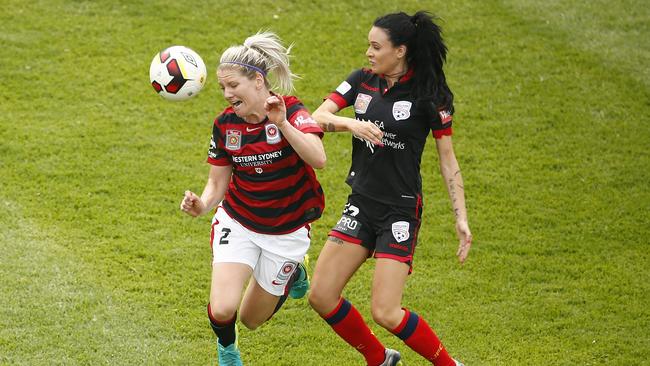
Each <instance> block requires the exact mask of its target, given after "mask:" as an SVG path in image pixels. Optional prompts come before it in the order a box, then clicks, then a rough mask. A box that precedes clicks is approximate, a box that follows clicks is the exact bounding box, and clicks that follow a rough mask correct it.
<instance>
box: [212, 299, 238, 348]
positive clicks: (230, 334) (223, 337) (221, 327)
mask: <svg viewBox="0 0 650 366" xmlns="http://www.w3.org/2000/svg"><path fill="white" fill-rule="evenodd" d="M208 318H209V319H210V326H211V327H212V331H214V334H216V335H217V340H218V341H219V344H221V345H222V346H224V347H228V346H230V345H231V344H233V343H235V340H236V338H237V333H236V332H235V323H236V322H237V313H236V312H235V315H234V316H233V317H232V319H231V320H230V321H228V322H226V323H217V321H216V320H215V319H214V318H213V317H212V310H211V309H210V304H209V303H208Z"/></svg>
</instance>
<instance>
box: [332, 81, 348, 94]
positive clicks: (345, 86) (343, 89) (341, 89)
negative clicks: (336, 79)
mask: <svg viewBox="0 0 650 366" xmlns="http://www.w3.org/2000/svg"><path fill="white" fill-rule="evenodd" d="M350 89H352V85H350V84H349V83H348V82H347V81H344V82H342V83H341V85H339V86H338V87H337V88H336V91H337V92H339V93H340V94H341V95H345V93H347V92H349V91H350Z"/></svg>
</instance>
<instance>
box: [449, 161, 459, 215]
mask: <svg viewBox="0 0 650 366" xmlns="http://www.w3.org/2000/svg"><path fill="white" fill-rule="evenodd" d="M458 173H460V170H459V171H458V172H457V173H456V174H458ZM454 175H455V174H454ZM454 183H455V182H454V178H451V179H449V185H448V186H449V198H451V207H452V208H453V209H454V216H455V217H456V219H458V214H459V209H458V208H457V207H456V184H454Z"/></svg>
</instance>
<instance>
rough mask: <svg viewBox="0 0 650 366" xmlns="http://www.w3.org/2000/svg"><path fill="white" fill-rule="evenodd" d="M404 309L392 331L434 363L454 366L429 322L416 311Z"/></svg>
mask: <svg viewBox="0 0 650 366" xmlns="http://www.w3.org/2000/svg"><path fill="white" fill-rule="evenodd" d="M404 311H405V312H406V313H405V314H404V319H402V322H401V323H400V325H398V326H397V328H395V329H393V330H392V333H393V334H395V335H396V336H398V337H399V338H400V339H401V340H403V341H404V343H406V345H407V346H409V347H411V349H412V350H414V351H415V352H417V353H419V354H420V355H421V356H422V357H424V358H426V359H427V360H429V361H431V362H432V363H433V364H434V365H436V366H455V365H456V363H455V362H454V360H453V359H452V358H451V357H449V354H448V353H447V350H446V349H445V347H444V346H443V345H442V343H440V340H439V339H438V336H436V334H435V333H434V332H433V330H432V329H431V327H429V324H427V322H426V321H424V319H422V318H420V317H419V316H418V315H417V314H416V313H413V312H410V311H408V309H404Z"/></svg>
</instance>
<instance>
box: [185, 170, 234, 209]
mask: <svg viewBox="0 0 650 366" xmlns="http://www.w3.org/2000/svg"><path fill="white" fill-rule="evenodd" d="M231 176H232V165H225V166H219V165H211V166H210V173H209V174H208V182H207V183H206V185H205V188H204V189H203V193H202V194H201V197H199V196H197V195H196V194H195V193H194V192H191V191H185V196H184V197H183V200H182V201H181V211H183V212H185V213H186V214H188V215H190V216H194V217H196V216H200V215H203V214H205V213H207V212H209V211H210V210H212V209H213V208H214V207H215V206H216V205H217V204H218V203H219V202H221V200H223V196H224V195H225V194H226V190H227V189H228V184H230V178H231Z"/></svg>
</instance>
